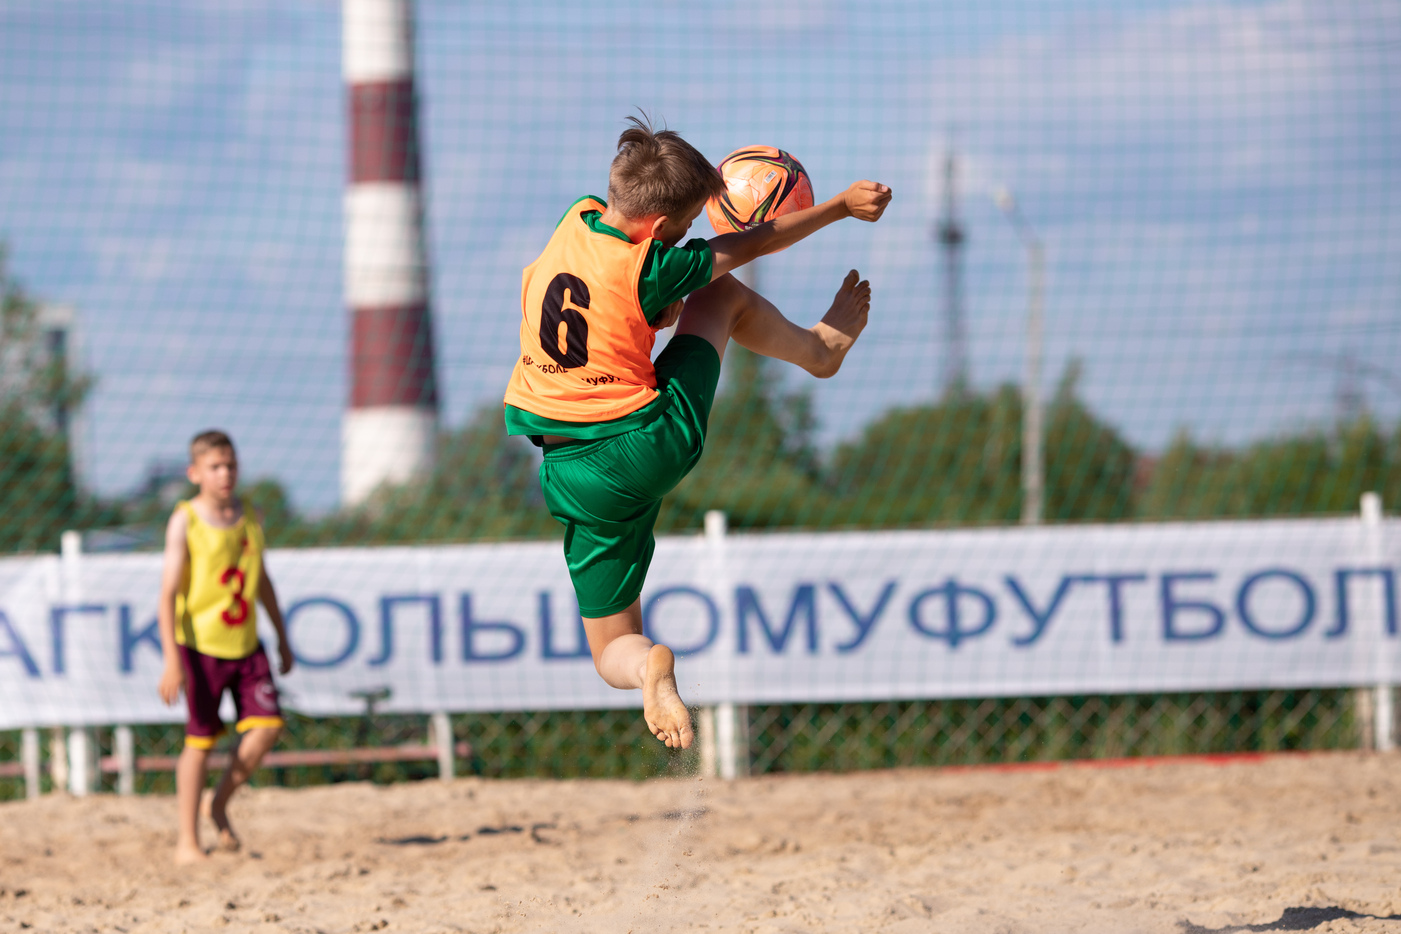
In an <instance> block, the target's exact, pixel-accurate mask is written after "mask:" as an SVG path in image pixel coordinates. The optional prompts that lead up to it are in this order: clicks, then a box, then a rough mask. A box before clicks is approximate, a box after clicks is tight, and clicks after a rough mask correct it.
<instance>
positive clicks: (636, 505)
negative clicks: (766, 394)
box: [540, 334, 720, 619]
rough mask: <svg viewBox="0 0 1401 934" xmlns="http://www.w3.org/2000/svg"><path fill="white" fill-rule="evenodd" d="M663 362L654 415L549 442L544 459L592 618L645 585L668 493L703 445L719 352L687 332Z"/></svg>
mask: <svg viewBox="0 0 1401 934" xmlns="http://www.w3.org/2000/svg"><path fill="white" fill-rule="evenodd" d="M656 367H657V391H658V393H659V394H660V396H659V403H660V405H661V406H662V410H661V413H660V414H659V415H658V417H657V418H656V419H655V420H653V421H652V422H649V423H648V424H646V425H643V426H642V427H640V428H634V429H633V430H631V431H626V432H623V433H622V434H620V435H614V436H613V437H611V438H603V439H601V440H598V441H581V442H578V443H575V444H561V445H558V446H551V447H549V448H546V450H545V461H544V463H543V464H541V465H540V488H541V489H542V490H543V491H544V494H545V505H547V506H548V507H549V509H550V515H552V516H554V517H555V518H556V519H558V520H559V521H560V522H562V523H563V524H564V560H565V563H566V564H567V565H569V576H570V578H571V579H572V580H573V581H574V593H575V595H576V596H577V598H578V600H579V612H580V614H582V615H583V616H584V617H585V618H587V619H597V618H598V617H600V616H608V615H610V614H612V613H618V612H621V611H623V610H625V609H627V608H628V607H629V606H631V605H632V602H633V601H634V600H636V599H637V598H638V595H639V594H641V593H642V583H643V581H644V580H646V578H647V568H648V566H649V565H650V564H651V563H652V551H653V549H654V548H655V547H656V541H655V539H653V537H652V527H653V525H654V524H655V523H656V521H657V512H658V511H659V510H660V509H661V505H662V497H663V496H665V495H666V494H667V493H670V492H671V491H672V489H673V488H675V486H676V484H678V483H680V482H681V479H682V478H683V477H685V476H686V474H688V473H690V472H691V468H692V467H695V466H696V462H697V461H699V460H700V456H701V449H702V448H703V447H704V446H705V428H706V423H707V422H708V421H709V419H710V407H711V405H712V404H713V403H714V401H715V387H716V385H717V384H718V383H719V381H720V355H719V354H717V353H716V352H715V348H714V347H712V346H711V344H710V342H709V341H707V340H706V339H705V338H703V337H697V336H695V335H694V334H680V335H677V336H676V337H673V338H672V339H671V342H670V343H668V344H667V346H666V349H665V350H663V351H662V353H661V355H660V356H659V357H657V364H656ZM653 404H654V405H656V404H658V403H653Z"/></svg>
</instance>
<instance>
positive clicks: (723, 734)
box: [700, 509, 749, 781]
mask: <svg viewBox="0 0 1401 934" xmlns="http://www.w3.org/2000/svg"><path fill="white" fill-rule="evenodd" d="M728 525H729V523H728V521H727V520H726V517H725V514H724V513H723V512H721V511H720V510H718V509H711V510H708V511H707V512H706V514H705V537H706V540H707V541H708V542H709V543H710V545H711V551H712V553H713V560H714V574H715V576H716V580H714V581H712V584H713V586H714V587H715V589H716V590H718V591H719V592H721V593H729V590H730V586H729V584H730V582H729V580H728V575H727V571H728V565H727V562H726V556H725V535H726V533H727V531H728ZM700 731H701V734H700V740H701V774H703V775H711V776H717V775H718V776H719V777H720V778H722V779H724V780H726V781H732V780H733V779H735V778H738V777H739V776H741V775H748V774H749V708H748V707H745V706H744V705H742V704H733V703H728V702H726V703H722V704H716V705H715V706H714V707H707V708H704V709H702V710H701V712H700Z"/></svg>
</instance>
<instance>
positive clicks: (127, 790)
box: [112, 726, 136, 795]
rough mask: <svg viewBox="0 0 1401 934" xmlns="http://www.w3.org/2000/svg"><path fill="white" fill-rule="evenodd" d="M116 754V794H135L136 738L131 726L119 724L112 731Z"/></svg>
mask: <svg viewBox="0 0 1401 934" xmlns="http://www.w3.org/2000/svg"><path fill="white" fill-rule="evenodd" d="M112 745H113V746H114V747H116V748H115V749H114V750H113V751H114V752H115V753H116V756H117V794H119V795H134V794H136V739H135V737H134V736H133V735H132V732H131V727H129V726H119V727H117V728H116V729H115V730H113V732H112Z"/></svg>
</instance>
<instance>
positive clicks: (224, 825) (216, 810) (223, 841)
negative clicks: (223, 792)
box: [209, 795, 243, 853]
mask: <svg viewBox="0 0 1401 934" xmlns="http://www.w3.org/2000/svg"><path fill="white" fill-rule="evenodd" d="M209 819H210V820H212V821H213V822H214V826H215V827H217V828H219V849H221V850H223V851H224V852H225V853H237V852H238V851H239V848H240V847H242V846H243V843H242V841H240V840H239V839H238V834H236V833H234V829H233V825H232V824H230V823H229V810H228V802H227V801H220V800H219V798H218V796H217V795H216V796H215V797H213V798H212V799H210V802H209Z"/></svg>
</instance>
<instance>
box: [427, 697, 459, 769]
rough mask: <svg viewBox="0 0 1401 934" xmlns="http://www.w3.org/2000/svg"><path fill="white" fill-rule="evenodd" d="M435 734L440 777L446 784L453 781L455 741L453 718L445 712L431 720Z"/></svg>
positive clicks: (434, 741) (434, 715)
mask: <svg viewBox="0 0 1401 934" xmlns="http://www.w3.org/2000/svg"><path fill="white" fill-rule="evenodd" d="M429 724H430V725H431V729H432V733H433V737H432V738H433V745H434V746H435V747H437V750H438V777H439V778H440V779H442V780H443V781H445V782H450V781H452V774H453V766H454V763H453V752H454V750H453V748H452V747H453V746H454V743H453V739H452V718H451V717H449V716H448V715H447V713H446V712H445V711H441V710H440V711H438V712H437V713H435V714H433V715H432V716H431V717H430V718H429Z"/></svg>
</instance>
